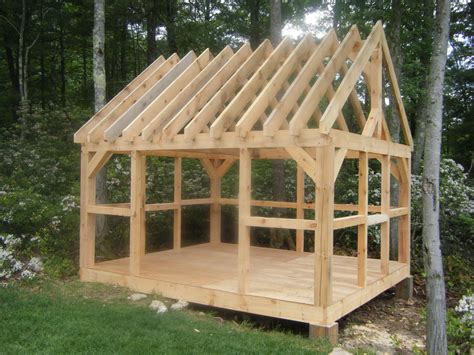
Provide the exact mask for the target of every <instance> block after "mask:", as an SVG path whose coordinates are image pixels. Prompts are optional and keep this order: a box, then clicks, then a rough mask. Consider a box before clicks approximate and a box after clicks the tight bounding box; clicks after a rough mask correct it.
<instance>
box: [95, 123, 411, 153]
mask: <svg viewBox="0 0 474 355" xmlns="http://www.w3.org/2000/svg"><path fill="white" fill-rule="evenodd" d="M330 140H332V141H333V142H334V145H335V147H336V148H347V149H350V150H358V151H363V152H367V153H377V154H389V155H391V156H392V157H402V158H409V157H411V149H410V147H409V146H406V145H403V144H398V143H393V142H388V141H384V140H380V139H375V138H370V137H363V136H361V135H359V134H356V133H350V132H344V131H340V130H337V129H331V130H330V132H329V135H325V134H321V132H320V131H319V130H318V129H317V128H306V129H303V130H302V131H301V132H300V135H299V136H298V137H297V138H295V137H294V136H291V135H290V133H289V132H288V131H283V130H280V131H277V132H276V133H275V135H274V136H273V137H267V136H265V135H264V134H263V132H262V131H251V132H249V133H248V134H247V137H246V138H245V139H242V138H241V137H239V136H237V135H236V133H235V132H223V133H222V136H221V139H212V137H210V136H209V133H199V134H197V135H196V136H195V139H194V140H193V141H187V140H186V139H185V136H184V135H183V134H178V135H177V136H175V138H174V139H173V141H171V142H166V141H160V142H150V141H145V140H142V139H138V140H137V141H135V142H133V143H132V142H128V141H125V140H123V139H122V138H119V139H117V140H116V141H115V142H102V143H100V144H95V143H87V144H86V146H87V149H88V151H96V150H100V149H104V150H110V151H112V152H115V151H123V152H126V151H128V152H131V151H134V150H139V151H142V150H147V151H153V150H155V151H160V150H202V149H211V150H214V151H216V153H219V151H220V150H227V149H236V148H285V147H294V146H299V147H305V148H306V147H319V146H323V145H327V144H329V141H330Z"/></svg>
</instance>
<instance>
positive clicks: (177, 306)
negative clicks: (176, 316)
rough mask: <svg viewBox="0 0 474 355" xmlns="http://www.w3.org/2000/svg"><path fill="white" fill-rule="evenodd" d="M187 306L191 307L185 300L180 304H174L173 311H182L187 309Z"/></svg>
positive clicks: (179, 302) (180, 301)
mask: <svg viewBox="0 0 474 355" xmlns="http://www.w3.org/2000/svg"><path fill="white" fill-rule="evenodd" d="M187 306H189V303H188V302H186V301H185V300H179V301H178V302H176V303H173V304H172V305H171V309H172V310H173V311H181V310H182V309H184V308H186V307H187Z"/></svg>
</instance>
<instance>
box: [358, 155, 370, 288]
mask: <svg viewBox="0 0 474 355" xmlns="http://www.w3.org/2000/svg"><path fill="white" fill-rule="evenodd" d="M368 170H369V159H368V155H367V153H366V152H359V207H358V214H359V215H361V216H363V217H364V223H362V224H359V225H358V226H357V285H358V286H360V287H365V286H366V284H367V216H368V211H369V206H368V204H369V199H368V186H369V174H368Z"/></svg>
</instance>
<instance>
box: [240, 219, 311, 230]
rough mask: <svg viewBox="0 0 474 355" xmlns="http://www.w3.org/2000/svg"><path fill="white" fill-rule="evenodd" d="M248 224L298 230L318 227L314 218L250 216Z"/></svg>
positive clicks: (250, 225)
mask: <svg viewBox="0 0 474 355" xmlns="http://www.w3.org/2000/svg"><path fill="white" fill-rule="evenodd" d="M245 223H246V225H247V226H249V227H265V228H283V229H296V230H311V229H315V228H316V222H315V221H314V220H307V219H294V218H269V217H248V218H247V219H246V222H245Z"/></svg>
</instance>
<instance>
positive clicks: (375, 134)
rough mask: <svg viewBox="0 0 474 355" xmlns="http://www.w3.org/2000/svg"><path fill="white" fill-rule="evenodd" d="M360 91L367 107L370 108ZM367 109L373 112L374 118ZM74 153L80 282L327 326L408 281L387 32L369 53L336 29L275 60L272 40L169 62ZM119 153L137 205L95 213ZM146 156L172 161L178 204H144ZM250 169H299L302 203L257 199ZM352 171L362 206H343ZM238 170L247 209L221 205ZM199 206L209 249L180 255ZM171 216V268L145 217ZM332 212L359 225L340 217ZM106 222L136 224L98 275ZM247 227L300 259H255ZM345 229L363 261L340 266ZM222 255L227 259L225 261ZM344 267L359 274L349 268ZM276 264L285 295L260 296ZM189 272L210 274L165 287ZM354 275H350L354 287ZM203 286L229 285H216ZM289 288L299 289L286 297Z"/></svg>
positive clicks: (406, 208) (80, 137)
mask: <svg viewBox="0 0 474 355" xmlns="http://www.w3.org/2000/svg"><path fill="white" fill-rule="evenodd" d="M384 67H385V70H386V73H387V76H386V79H387V80H388V81H389V82H390V87H391V88H392V89H393V96H394V97H395V101H396V104H395V106H396V109H397V110H398V113H399V115H396V116H398V117H400V120H401V123H400V127H401V129H402V133H403V143H398V142H394V141H393V140H392V137H391V133H390V132H389V129H388V124H387V122H386V119H385V116H384V110H383V108H384V107H383V99H384V96H383V95H384V89H383V88H384V82H383V70H384ZM361 83H362V85H365V87H366V88H367V96H368V98H369V102H368V103H364V105H363V104H362V103H361V97H362V95H360V86H362V85H361ZM346 105H347V106H350V107H351V108H352V111H350V110H346V109H345V106H346ZM364 107H365V108H367V107H368V109H367V110H366V112H367V114H366V113H365V112H364ZM350 113H352V115H351V116H350V117H351V118H352V121H349V114H350ZM74 140H75V142H77V143H80V144H81V145H82V159H81V257H80V260H81V278H82V279H83V280H88V281H101V282H113V283H119V284H122V285H124V286H130V287H133V288H136V289H137V290H140V291H142V292H153V291H157V292H161V293H163V294H164V295H165V296H168V297H174V298H185V299H187V300H188V301H191V302H197V303H203V304H213V305H215V306H219V307H224V308H230V309H235V310H240V311H246V312H253V313H257V314H262V315H268V316H277V317H280V318H286V319H293V320H298V321H305V322H309V323H312V324H318V325H322V326H326V327H330V326H331V324H332V322H334V321H335V320H337V319H339V318H340V317H342V316H343V315H345V314H347V313H348V312H350V311H352V310H353V309H355V308H357V307H358V306H360V305H361V304H363V303H364V302H366V301H368V300H370V299H371V298H373V297H375V296H376V295H377V294H378V293H380V292H382V291H384V290H386V289H387V288H389V287H391V286H393V285H394V284H396V283H398V282H400V281H401V280H403V279H404V278H406V277H407V276H409V274H410V265H409V262H410V242H409V240H410V239H409V236H410V234H409V230H410V226H409V223H410V199H409V196H410V157H411V150H412V147H413V142H412V137H411V134H410V130H409V126H408V121H407V117H406V114H405V111H404V109H403V103H402V100H401V96H400V92H399V86H398V83H397V81H396V77H395V75H394V70H393V65H392V61H391V58H390V53H389V51H388V46H387V43H386V39H385V34H384V32H383V27H382V24H381V22H377V24H376V25H375V26H374V28H373V29H372V31H371V32H370V34H369V36H368V37H367V38H366V39H365V40H363V39H361V36H360V34H359V31H358V29H357V27H356V26H353V27H352V28H351V29H350V31H349V32H348V33H347V35H346V36H345V37H344V38H343V39H342V41H339V40H338V38H337V36H336V33H335V31H333V30H332V31H330V32H329V33H328V34H327V35H326V36H325V37H324V38H322V40H320V41H315V40H314V39H313V38H312V37H311V36H309V35H307V36H305V37H304V38H303V39H302V40H301V41H300V42H299V43H297V44H294V43H292V41H291V40H289V39H288V38H286V39H284V40H283V41H282V42H281V43H280V44H279V45H278V46H277V47H276V48H273V47H272V45H271V43H270V42H269V41H268V40H265V41H264V42H263V43H262V44H261V45H260V46H259V47H258V48H256V49H255V50H253V51H252V50H251V48H250V45H249V44H245V45H243V46H242V47H241V48H240V49H239V50H237V51H235V52H234V51H233V50H232V49H231V48H230V47H226V48H224V49H223V50H222V51H221V52H220V53H219V54H217V55H216V56H215V57H214V56H213V55H212V54H211V52H210V51H209V50H206V51H204V52H203V53H202V54H200V55H196V54H195V53H194V52H192V51H191V52H189V53H188V54H186V55H185V56H184V57H183V58H181V59H180V58H179V57H178V55H176V54H173V55H172V56H170V57H169V58H168V59H165V58H162V57H160V58H158V59H157V60H156V61H155V62H154V63H152V64H151V65H150V66H149V67H148V68H147V69H145V71H144V72H143V73H142V74H140V75H139V76H138V77H137V78H136V79H134V80H133V81H132V82H131V83H130V84H129V85H128V86H127V87H125V89H124V90H122V91H121V92H120V93H119V94H118V95H117V96H116V97H115V98H113V99H112V100H111V101H110V102H109V103H108V104H107V105H106V106H104V108H103V109H102V110H101V111H99V112H98V113H97V114H96V115H94V116H93V117H92V118H91V119H90V120H89V121H88V122H87V123H86V124H84V126H83V127H82V128H81V129H80V130H79V131H78V132H77V133H76V134H75V136H74ZM113 154H130V155H131V189H130V191H131V196H130V202H129V203H122V204H97V201H96V199H95V188H96V186H95V185H96V184H95V175H96V174H97V172H98V171H99V170H100V169H101V167H102V166H104V165H105V164H106V163H107V161H108V160H109V159H110V158H111V156H112V155H113ZM147 156H166V157H173V158H174V160H175V167H174V200H173V202H167V203H147V202H146V201H147V200H146V196H145V195H146V181H147V179H146V161H147V158H146V157H147ZM183 157H187V158H195V159H199V160H200V161H201V164H202V165H203V167H204V170H205V171H206V173H207V174H208V175H209V179H210V196H209V197H208V198H200V199H183V197H182V195H181V189H182V183H183V182H182V181H181V179H182V166H181V164H182V158H183ZM254 159H292V160H294V161H295V162H296V163H297V172H296V174H297V176H296V185H297V186H296V192H297V193H296V195H297V198H296V202H287V201H256V200H253V199H252V186H251V170H252V160H254ZM346 159H356V160H357V161H358V166H359V173H358V174H359V176H358V179H359V190H358V203H357V204H354V205H349V204H337V203H335V198H334V186H335V182H336V179H337V178H338V175H339V171H340V170H341V167H342V165H343V162H344V160H346ZM370 159H377V160H378V161H379V162H380V166H381V176H382V182H381V201H380V202H381V203H380V205H378V206H375V205H369V203H368V166H369V165H368V164H369V163H368V162H369V160H370ZM236 163H238V164H239V198H238V199H229V198H223V197H222V196H221V180H222V177H223V176H224V175H225V174H226V173H227V171H228V170H229V169H230V168H231V167H232V166H233V165H234V164H236ZM305 175H307V176H308V177H309V178H310V179H311V180H312V181H313V182H314V185H315V191H314V193H313V196H316V197H315V199H314V201H312V202H311V203H308V202H306V201H305V190H304V177H305ZM391 176H394V177H395V179H396V180H397V181H398V186H399V189H400V201H399V205H398V206H391V205H390V179H391ZM192 205H208V206H209V208H210V233H209V234H210V238H209V243H208V246H205V247H203V248H196V249H193V248H192V247H186V248H182V246H181V224H182V218H183V216H182V207H183V206H192ZM225 205H237V206H238V207H239V221H238V230H239V231H238V234H239V240H238V246H237V247H235V248H234V247H232V246H229V245H227V246H223V244H224V243H221V239H220V237H221V207H222V206H225ZM252 206H260V207H270V208H289V209H295V210H296V218H269V217H262V216H256V215H252V208H251V207H252ZM307 209H312V210H314V212H315V217H314V218H313V219H307V218H305V213H304V211H305V210H307ZM166 210H169V211H173V217H174V220H173V250H172V252H173V253H176V254H173V253H168V254H166V255H168V256H170V258H168V257H165V256H164V255H165V254H162V253H151V254H156V255H149V254H147V253H145V239H146V233H145V227H146V223H145V220H146V214H147V213H148V212H153V211H166ZM335 211H350V212H352V214H351V215H348V216H345V217H339V218H335V217H334V212H335ZM97 214H105V215H115V216H121V217H126V218H130V257H129V258H126V259H120V260H117V261H114V260H112V261H111V262H107V263H108V264H107V263H96V262H95V256H94V253H95V216H96V215H97ZM393 218H398V220H399V222H398V223H399V232H398V239H399V250H398V254H399V257H398V261H390V260H389V245H390V243H389V240H390V228H389V226H390V223H391V220H392V219H393ZM392 223H393V222H392ZM377 224H378V225H380V226H381V228H380V230H381V253H380V255H381V257H380V259H370V258H368V255H367V238H368V232H367V230H368V227H369V226H371V225H377ZM252 227H261V228H285V229H295V230H296V250H295V251H285V252H286V253H287V255H286V256H283V255H282V254H278V255H277V253H280V252H282V251H278V252H276V251H271V250H266V251H261V250H260V251H258V250H256V249H255V248H254V247H251V246H250V239H251V228H252ZM349 227H357V241H358V242H357V257H354V258H347V259H344V258H343V259H341V257H340V256H336V255H333V232H334V231H335V230H338V229H342V228H349ZM305 230H311V231H313V232H314V234H315V242H314V246H315V252H314V253H305V252H304V244H305V238H304V231H305ZM203 251H204V252H205V253H206V259H209V263H206V262H201V261H199V262H198V263H197V264H199V265H197V264H193V265H190V264H189V265H188V264H186V263H187V262H188V258H189V260H190V261H189V262H191V260H194V258H196V255H201V257H202V253H203ZM180 253H182V254H180ZM195 253H196V254H195ZM226 253H228V254H226ZM251 253H257V254H259V255H261V256H262V257H264V259H265V258H270V259H271V262H269V261H268V260H270V259H265V260H267V261H266V262H267V263H268V264H265V261H258V262H259V263H263V264H258V267H255V264H253V263H255V262H256V261H255V259H256V258H254V257H253V256H252V255H251ZM272 253H273V254H272ZM223 255H227V256H226V257H225V258H224V259H220V258H222V257H223ZM162 258H164V259H162ZM165 259H166V260H165ZM157 260H159V262H160V263H161V262H165V263H166V262H167V263H168V264H167V266H166V267H164V268H163V269H160V270H161V271H159V272H157V271H156V270H155V268H154V266H153V265H154V264H153V263H156V262H157ZM291 260H298V261H297V262H295V263H293V261H291ZM180 263H184V264H186V265H184V264H180ZM219 263H221V264H222V265H220V266H222V269H223V271H222V272H223V273H222V275H220V276H218V275H217V274H219V273H220V272H221V270H219V269H220V268H219V269H216V268H215V265H218V264H219ZM300 263H301V264H300ZM346 263H348V265H349V264H350V266H347V268H346V269H345V266H344V265H345V264H346ZM178 264H179V265H178ZM274 264H275V265H276V264H278V265H280V268H282V269H284V270H286V268H288V272H293V273H294V275H293V274H292V277H291V278H288V279H285V280H284V281H283V282H282V283H281V284H279V285H277V286H278V289H270V290H268V289H267V290H264V291H262V290H260V291H258V290H257V291H256V288H257V289H258V287H260V286H262V285H268V284H267V281H268V282H269V284H272V282H273V280H270V281H269V280H267V279H259V280H260V281H258V282H256V281H255V279H254V278H255V277H256V276H255V275H256V274H258V273H259V272H260V271H258V270H267V268H268V270H270V269H271V268H273V267H274ZM160 265H161V264H160ZM206 265H209V266H210V267H209V268H208V269H206ZM183 268H191V270H194V269H193V268H201V269H200V270H199V272H198V273H199V277H198V278H197V280H198V281H196V280H194V279H189V278H188V279H186V275H184V274H183V273H181V274H173V277H170V276H169V275H168V276H167V278H166V277H165V276H164V274H166V273H167V272H171V273H172V272H173V270H183ZM203 268H204V269H203ZM292 268H294V270H293V269H292ZM252 269H253V270H252ZM127 270H128V272H127ZM166 270H168V271H166ZM255 270H257V271H256V272H255ZM292 270H293V271H292ZM348 270H350V273H352V275H351V276H348V275H345V273H346V271H347V272H348ZM300 272H303V274H302V275H300ZM163 273H164V274H163ZM191 274H192V272H190V275H191ZM214 274H216V275H214ZM283 274H284V273H283ZM295 275H296V276H295ZM341 275H342V276H343V277H342V276H341ZM374 275H375V276H374ZM191 276H192V275H191ZM208 276H209V277H210V276H212V277H211V279H213V280H216V279H219V278H222V279H223V281H222V283H219V282H218V283H209V282H210V281H209V280H208ZM257 276H258V275H257ZM258 277H261V275H260V276H258ZM298 277H299V278H298ZM351 277H352V279H351ZM283 278H284V277H283ZM201 279H202V280H203V281H202V283H199V282H201V281H199V280H201ZM348 279H351V280H349V281H347V280H348ZM205 280H208V281H205ZM275 282H276V281H275ZM291 282H295V283H294V285H293V286H291V287H290V286H288V285H289V284H291ZM260 283H261V285H260ZM272 285H274V286H275V285H276V284H272ZM265 287H268V286H265ZM287 289H290V290H289V291H288V292H287V293H285V292H286V291H285V290H287ZM308 292H309V293H310V294H308Z"/></svg>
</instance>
